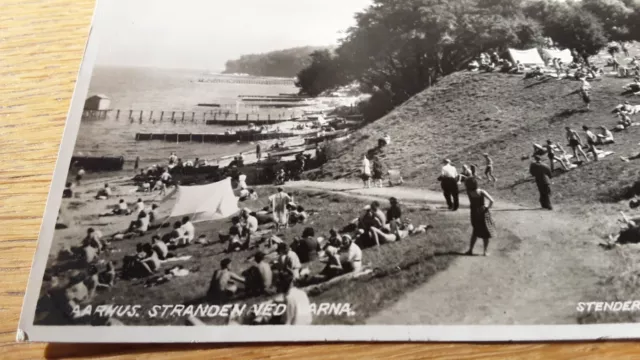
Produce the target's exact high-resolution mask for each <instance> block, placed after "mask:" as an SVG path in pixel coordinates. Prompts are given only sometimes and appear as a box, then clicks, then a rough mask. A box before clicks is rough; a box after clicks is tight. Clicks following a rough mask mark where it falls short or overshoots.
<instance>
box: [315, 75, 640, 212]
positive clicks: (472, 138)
mask: <svg viewBox="0 0 640 360" xmlns="http://www.w3.org/2000/svg"><path fill="white" fill-rule="evenodd" d="M629 82H630V79H616V78H613V77H611V76H606V77H604V78H603V79H602V80H599V81H594V82H592V85H593V92H592V104H591V108H592V110H591V111H589V112H586V111H584V110H583V109H584V104H583V102H582V99H581V98H580V97H579V96H578V95H569V94H571V93H572V92H573V91H575V90H576V89H578V88H579V87H580V83H579V82H577V81H573V80H557V79H551V80H547V81H537V80H532V79H531V80H524V79H523V76H521V75H507V74H496V73H493V74H478V73H470V72H460V73H455V74H453V75H450V76H448V77H447V78H444V79H443V80H442V81H441V82H440V83H438V84H437V85H436V86H434V87H432V88H429V89H427V90H425V91H423V92H422V93H419V94H417V95H416V96H414V97H413V98H411V99H410V100H408V101H407V102H406V103H405V104H403V105H402V106H400V107H398V108H397V109H395V110H394V111H392V112H391V113H390V114H388V115H387V116H385V117H383V118H381V119H380V120H378V121H376V122H374V123H372V124H370V125H368V126H366V127H364V128H362V129H361V130H359V131H358V132H357V133H356V134H355V136H354V137H353V140H352V141H351V142H349V143H347V144H344V145H343V146H342V148H340V149H339V157H338V158H337V159H335V160H333V161H331V162H330V163H329V164H328V165H326V166H325V167H324V175H323V176H324V177H326V178H344V177H356V176H358V174H359V171H360V166H361V165H360V164H361V159H362V156H363V155H364V154H365V153H366V151H367V150H368V149H370V148H372V147H374V146H375V143H376V142H377V139H379V138H380V137H382V136H383V134H384V133H388V134H389V135H390V136H391V138H392V143H391V145H390V146H388V147H387V148H386V149H385V150H384V152H383V154H382V159H383V161H384V163H385V164H386V166H388V167H390V168H398V169H401V171H402V173H403V175H404V178H405V180H407V181H408V182H409V184H412V185H416V186H422V187H429V188H433V189H437V188H438V187H439V184H438V182H437V181H436V177H437V176H438V173H439V168H440V162H441V161H442V159H444V158H450V159H451V160H452V161H453V162H454V163H455V164H456V165H457V166H458V167H459V166H461V164H463V163H467V164H476V165H478V167H479V170H480V171H482V170H483V169H484V160H483V159H482V153H483V152H488V153H489V154H490V155H491V157H492V158H493V159H494V163H495V175H496V177H497V178H498V183H497V186H496V189H494V190H493V192H498V193H500V194H501V195H502V196H503V197H507V198H510V199H512V200H520V201H532V202H535V201H537V195H536V189H535V186H533V185H532V184H530V183H528V182H527V181H526V179H527V178H528V177H529V176H528V165H529V161H528V160H522V157H523V156H527V155H531V154H532V152H533V151H532V150H533V147H532V144H533V143H534V142H536V143H539V144H543V143H544V142H545V141H546V139H551V140H553V141H557V142H560V143H561V144H563V145H564V144H565V143H566V141H565V137H564V128H565V126H570V127H573V128H575V129H576V130H578V131H580V132H581V131H582V130H581V127H582V125H588V126H591V127H597V126H600V125H604V126H607V127H608V128H612V127H613V126H614V125H615V123H616V120H617V119H616V118H615V117H613V116H612V114H611V110H612V109H613V107H614V106H615V105H617V104H619V103H621V102H623V101H625V100H629V101H630V102H631V103H640V99H634V98H628V97H625V96H623V95H621V93H622V86H623V85H625V84H627V83H629ZM638 135H640V128H634V127H632V128H631V129H630V130H628V131H627V132H622V133H614V136H615V137H616V143H615V144H613V145H607V146H605V147H604V148H605V149H606V150H611V151H615V152H616V154H615V156H610V157H608V158H606V159H604V160H603V161H600V162H598V163H590V164H586V165H584V166H581V167H579V168H578V169H575V170H572V171H570V172H567V173H562V174H560V173H558V175H557V177H556V178H555V179H554V182H555V184H554V191H555V193H556V196H555V198H556V201H560V202H564V201H567V200H575V201H577V202H580V203H583V202H587V201H591V200H596V199H597V200H606V199H608V198H610V196H609V195H610V192H611V191H615V190H616V189H618V188H619V187H620V186H622V185H628V184H629V183H630V182H632V181H634V180H636V179H637V177H638V173H639V172H638V170H640V161H636V162H633V161H632V162H631V163H624V162H622V161H621V160H620V159H619V155H625V156H626V155H630V154H634V153H636V152H638V151H640V147H639V146H637V145H638V141H639V140H640V137H639V136H638ZM484 186H485V187H489V185H487V184H485V185H484ZM489 188H491V187H489Z"/></svg>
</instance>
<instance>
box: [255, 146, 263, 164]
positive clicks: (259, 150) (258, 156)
mask: <svg viewBox="0 0 640 360" xmlns="http://www.w3.org/2000/svg"><path fill="white" fill-rule="evenodd" d="M261 158H262V149H261V148H260V143H258V144H256V159H258V160H260V159H261Z"/></svg>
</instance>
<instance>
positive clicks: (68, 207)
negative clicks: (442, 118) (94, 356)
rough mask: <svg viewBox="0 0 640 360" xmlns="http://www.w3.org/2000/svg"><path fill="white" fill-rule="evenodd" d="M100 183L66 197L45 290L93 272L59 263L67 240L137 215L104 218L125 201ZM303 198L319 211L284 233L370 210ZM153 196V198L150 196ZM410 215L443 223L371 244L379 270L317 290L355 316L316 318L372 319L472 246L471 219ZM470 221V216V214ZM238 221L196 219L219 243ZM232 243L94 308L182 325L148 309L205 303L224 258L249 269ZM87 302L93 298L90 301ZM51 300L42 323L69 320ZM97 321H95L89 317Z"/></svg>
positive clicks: (202, 249) (124, 284)
mask: <svg viewBox="0 0 640 360" xmlns="http://www.w3.org/2000/svg"><path fill="white" fill-rule="evenodd" d="M91 187H93V185H83V186H80V187H79V188H78V189H77V191H76V192H77V198H74V199H63V205H62V208H63V211H64V213H65V215H66V216H65V220H66V222H67V224H68V225H70V227H69V228H68V229H62V230H56V233H55V237H54V246H53V251H52V253H51V256H50V258H49V262H48V264H47V270H46V274H47V275H46V277H45V280H44V281H43V286H42V295H44V293H45V292H46V291H49V290H50V289H51V287H52V286H54V285H53V279H54V278H56V279H57V282H59V284H58V285H57V287H58V288H61V287H64V286H65V285H66V283H67V281H68V279H69V277H70V276H71V275H72V274H73V273H74V272H78V271H79V272H80V273H84V272H85V270H86V269H85V267H84V266H82V265H80V266H76V265H74V263H73V262H69V261H59V260H57V259H56V254H57V251H58V250H59V249H60V248H61V247H62V246H63V245H64V244H68V245H76V244H78V243H79V242H80V240H81V239H82V237H83V234H84V232H85V229H86V228H87V227H89V226H94V227H96V228H98V229H100V230H101V231H103V233H104V234H105V236H106V237H107V238H108V237H109V236H108V235H110V234H112V233H114V232H116V231H117V230H122V229H123V228H125V227H126V226H127V225H128V222H129V221H130V220H131V217H130V216H123V217H109V218H98V216H97V214H98V213H100V212H106V211H108V210H107V208H108V207H109V205H111V204H113V203H117V200H108V201H98V200H95V199H92V197H91V196H92V195H93V194H94V191H92V190H89V191H86V190H85V189H90V188H91ZM257 191H258V193H259V195H260V199H258V200H256V201H248V202H245V203H243V204H241V206H247V207H249V208H251V209H254V210H255V209H260V208H262V207H264V206H265V205H267V203H268V201H267V197H268V195H269V194H272V193H275V188H273V187H262V188H259V189H257ZM289 193H290V194H291V195H293V196H294V199H295V201H296V202H297V203H299V204H302V205H304V206H305V208H306V209H307V210H308V211H317V213H316V214H314V215H312V216H311V217H310V219H309V221H308V223H307V224H305V225H296V226H294V227H291V228H289V229H286V230H285V231H282V232H280V233H279V234H278V235H279V236H280V237H282V238H283V239H285V240H286V241H287V242H291V240H292V239H293V237H294V236H300V235H301V234H302V230H303V229H304V227H307V226H310V227H313V228H314V229H315V230H316V236H321V235H325V236H326V235H328V232H329V229H330V228H332V227H338V228H340V227H342V226H344V225H346V224H347V223H348V222H349V221H350V220H351V219H353V218H355V217H356V216H358V214H359V213H360V212H361V211H362V208H363V207H364V206H365V205H367V204H368V203H370V201H365V200H362V199H354V198H351V197H344V196H341V195H337V194H328V193H323V192H318V191H292V192H289ZM137 196H142V197H143V198H144V194H143V195H139V194H132V195H127V196H122V197H123V198H125V199H127V201H128V202H130V203H132V202H133V201H135V197H137ZM145 200H147V201H149V200H150V199H145ZM170 205H171V204H170V203H166V204H165V205H162V206H161V208H160V209H161V210H162V212H161V214H160V217H162V216H163V215H168V211H169V210H170V208H171V206H170ZM405 217H406V218H408V219H411V220H412V221H413V223H414V224H416V225H417V224H433V225H434V226H435V229H432V230H430V231H429V232H428V233H427V234H420V235H416V236H413V237H409V238H407V239H405V240H403V241H401V242H397V243H392V244H385V245H383V246H381V247H380V248H369V249H364V250H363V262H364V264H371V265H372V266H373V267H374V268H375V273H374V275H372V276H368V277H365V278H362V279H357V280H351V281H343V282H338V283H336V284H335V285H332V286H329V287H327V288H324V289H322V290H321V291H315V292H313V293H311V294H310V296H311V301H312V302H314V303H316V304H319V303H326V302H337V303H350V304H351V309H352V310H353V311H354V312H355V316H351V317H346V316H344V315H343V316H335V315H334V316H329V315H324V316H320V315H318V316H317V317H315V318H314V323H316V324H354V323H360V324H361V323H364V321H365V320H366V318H367V317H369V316H370V315H371V314H373V313H375V312H377V311H379V310H381V309H382V308H383V307H384V306H387V305H388V304H390V303H392V302H394V301H395V300H397V299H398V298H399V297H400V296H402V295H403V294H404V293H405V292H407V291H409V290H411V289H412V288H415V287H416V286H418V285H420V284H422V283H424V282H425V281H427V280H428V279H429V278H430V277H431V276H432V275H434V274H435V273H437V272H439V271H442V270H444V269H446V268H447V266H448V265H449V263H450V262H451V261H452V260H453V259H454V257H455V255H454V254H455V253H456V252H459V251H463V250H464V249H465V246H466V239H467V234H468V233H469V231H470V230H469V224H468V223H467V222H466V221H464V222H463V223H460V221H459V220H456V219H452V218H450V217H447V216H446V215H444V214H439V213H434V212H433V211H430V210H429V209H426V208H424V209H423V208H422V207H419V206H412V207H410V208H406V210H405ZM465 220H466V219H465ZM229 226H230V221H229V219H226V220H219V221H212V222H203V223H196V224H195V227H196V235H200V234H206V235H207V237H208V238H209V239H211V240H213V241H217V240H218V233H219V232H226V231H227V229H228V228H229ZM167 231H169V229H161V230H160V231H159V233H160V234H164V233H165V232H167ZM153 233H155V231H152V232H151V233H149V234H147V235H145V236H143V237H139V238H135V239H129V240H123V241H118V242H113V243H112V245H111V247H112V248H113V251H111V252H106V253H104V254H102V255H100V262H99V265H98V267H99V269H100V270H103V269H104V266H105V265H104V263H105V262H106V261H115V262H116V268H117V272H118V273H120V271H119V270H120V269H119V268H120V267H121V266H122V259H123V258H124V256H125V255H129V254H132V253H134V252H135V246H136V244H137V243H145V242H149V241H150V239H151V236H152V235H153ZM225 248H226V244H222V243H214V244H212V245H207V246H203V245H198V244H194V245H191V246H189V247H186V248H182V249H178V250H176V253H177V254H178V255H179V256H183V255H190V256H192V258H191V259H190V260H189V261H184V262H176V263H169V264H165V265H163V266H162V268H161V273H163V272H164V270H166V269H169V268H171V267H173V266H175V265H183V266H184V267H185V268H187V269H189V270H190V272H191V273H190V274H189V275H188V276H185V277H177V278H173V279H171V281H169V282H167V283H163V284H160V285H156V286H152V287H145V283H146V280H147V279H133V280H122V279H119V278H118V279H117V280H116V283H115V285H114V287H113V288H111V289H109V290H108V291H104V292H99V293H98V294H97V295H96V297H95V298H93V299H92V300H91V301H90V302H89V303H88V304H91V305H93V307H94V308H96V306H98V305H106V304H115V305H141V306H142V308H143V311H142V314H141V316H140V317H134V318H130V317H124V318H121V320H122V321H123V322H124V323H125V324H127V325H182V324H184V321H185V320H186V318H183V317H165V318H160V317H156V318H151V317H149V316H148V312H147V311H148V310H150V309H151V307H152V306H153V305H163V304H173V305H177V304H193V305H197V304H204V303H206V299H204V298H203V297H204V295H205V294H206V292H207V289H208V287H209V282H210V280H211V277H212V275H213V272H214V271H215V270H216V269H217V268H218V267H219V263H220V260H222V259H223V258H225V257H230V258H231V259H232V261H233V263H232V269H233V270H234V271H236V272H237V273H240V272H242V271H243V270H245V269H247V268H249V267H250V266H251V265H252V264H253V262H252V261H248V260H247V259H248V258H249V257H250V256H251V255H252V254H254V253H255V252H256V250H249V251H242V252H236V253H232V254H226V253H224V249H225ZM309 267H310V269H311V270H312V272H313V273H317V272H319V271H320V270H321V269H322V268H323V267H324V265H323V264H322V263H320V262H316V263H313V264H310V265H309ZM258 300H260V299H258V298H254V299H244V300H241V302H246V303H247V304H249V305H250V304H252V303H255V302H257V301H258ZM85 305H86V304H85ZM48 306H51V305H49V304H48V303H46V302H42V304H41V305H39V308H38V310H37V314H36V323H37V324H40V325H60V324H61V323H64V322H65V321H66V320H65V319H61V318H59V317H57V312H56V311H51V309H50V308H48ZM203 320H205V321H207V323H210V324H221V323H222V322H224V320H225V319H223V318H220V317H217V318H212V319H203ZM88 321H90V319H87V322H88Z"/></svg>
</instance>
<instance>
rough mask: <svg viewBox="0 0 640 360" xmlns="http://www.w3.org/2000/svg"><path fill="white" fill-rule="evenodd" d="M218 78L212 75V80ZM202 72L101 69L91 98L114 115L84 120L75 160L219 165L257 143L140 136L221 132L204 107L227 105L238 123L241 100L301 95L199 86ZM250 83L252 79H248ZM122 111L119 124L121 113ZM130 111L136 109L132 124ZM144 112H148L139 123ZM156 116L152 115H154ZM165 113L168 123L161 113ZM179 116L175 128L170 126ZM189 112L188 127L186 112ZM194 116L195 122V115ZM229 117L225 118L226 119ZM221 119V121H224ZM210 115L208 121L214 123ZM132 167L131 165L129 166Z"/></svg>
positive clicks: (258, 87)
mask: <svg viewBox="0 0 640 360" xmlns="http://www.w3.org/2000/svg"><path fill="white" fill-rule="evenodd" d="M212 76H215V75H208V76H206V77H207V78H211V77H212ZM203 77H204V76H203V72H202V71H198V70H166V69H148V68H122V67H119V68H118V67H96V68H95V69H94V72H93V74H92V78H91V83H90V86H89V93H88V95H87V97H89V96H92V95H95V94H103V95H106V96H108V97H109V98H110V99H111V105H110V109H112V111H110V112H109V113H108V116H107V117H106V118H104V119H94V118H83V120H82V122H81V125H80V131H79V134H78V138H77V141H76V144H75V150H74V154H75V155H87V156H124V157H125V160H126V162H127V163H128V164H131V163H132V162H133V161H134V160H135V158H136V157H140V159H141V165H146V164H152V163H159V162H165V161H166V159H167V158H168V157H169V155H170V153H171V152H176V154H177V155H178V156H179V157H180V158H181V159H183V160H189V159H190V160H193V159H195V158H196V157H198V158H200V159H207V160H215V159H218V158H220V157H221V156H224V155H230V154H236V153H238V152H241V151H247V150H250V149H254V148H255V144H250V143H236V144H212V143H188V142H181V143H172V142H164V141H136V140H135V134H136V133H137V132H159V133H222V132H224V131H225V130H226V129H228V127H221V126H214V125H206V124H205V123H204V121H203V113H204V112H211V111H219V110H221V109H217V108H210V107H201V106H198V104H199V103H216V104H221V105H222V111H225V112H230V113H231V114H230V115H228V116H230V117H229V119H234V118H235V111H236V106H235V104H236V102H237V101H238V99H239V98H238V96H239V95H279V94H282V93H286V94H290V93H297V91H298V89H297V88H296V87H295V86H293V85H262V84H235V83H234V84H230V83H212V82H198V79H200V78H203ZM245 79H250V78H248V77H245ZM117 109H120V110H121V111H120V114H119V117H118V119H116V110H117ZM129 110H133V114H132V119H133V120H131V119H130V118H129V113H130V112H129ZM140 111H143V115H142V121H140ZM151 111H153V115H152V114H151ZM162 111H164V117H163V120H162V121H160V114H161V112H162ZM173 111H176V114H175V119H176V123H173V122H172V121H171V116H172V114H171V113H172V112H173ZM183 111H184V112H185V115H184V119H185V120H184V122H183V121H182V112H183ZM193 112H195V118H194V120H195V121H192V113H193ZM241 112H243V113H241V115H240V119H244V118H245V115H246V113H249V112H250V113H251V116H253V117H255V116H257V115H260V116H261V118H266V116H267V115H271V116H272V118H277V117H278V116H280V115H281V116H291V111H290V110H283V109H257V108H253V109H250V110H247V109H241ZM221 116H224V115H221ZM221 116H218V119H220V118H223V117H221ZM211 118H212V115H209V116H208V117H207V119H211ZM127 167H128V166H127Z"/></svg>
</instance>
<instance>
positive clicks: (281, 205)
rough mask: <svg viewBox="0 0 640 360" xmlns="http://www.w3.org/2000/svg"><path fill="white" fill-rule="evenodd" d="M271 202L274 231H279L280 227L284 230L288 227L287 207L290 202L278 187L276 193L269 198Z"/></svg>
mask: <svg viewBox="0 0 640 360" xmlns="http://www.w3.org/2000/svg"><path fill="white" fill-rule="evenodd" d="M269 201H270V202H271V210H273V221H274V222H275V223H276V231H280V227H284V228H285V229H286V228H287V227H289V210H288V209H287V206H288V205H289V203H290V202H291V197H290V196H289V194H287V193H286V192H284V190H283V189H282V188H281V187H279V188H278V193H276V194H273V195H271V196H269Z"/></svg>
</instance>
